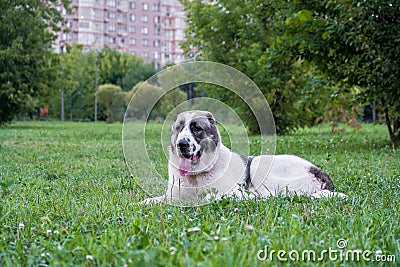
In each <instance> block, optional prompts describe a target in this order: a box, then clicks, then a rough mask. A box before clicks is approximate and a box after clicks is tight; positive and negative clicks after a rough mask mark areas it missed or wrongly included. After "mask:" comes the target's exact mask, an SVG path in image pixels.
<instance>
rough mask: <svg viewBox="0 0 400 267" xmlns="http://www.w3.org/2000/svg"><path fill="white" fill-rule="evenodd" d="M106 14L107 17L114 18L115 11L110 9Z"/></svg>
mask: <svg viewBox="0 0 400 267" xmlns="http://www.w3.org/2000/svg"><path fill="white" fill-rule="evenodd" d="M107 15H108V18H109V19H115V12H112V11H110V12H108V14H107Z"/></svg>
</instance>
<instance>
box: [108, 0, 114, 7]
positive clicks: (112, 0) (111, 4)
mask: <svg viewBox="0 0 400 267" xmlns="http://www.w3.org/2000/svg"><path fill="white" fill-rule="evenodd" d="M107 6H115V0H107Z"/></svg>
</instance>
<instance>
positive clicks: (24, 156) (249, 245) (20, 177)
mask: <svg viewBox="0 0 400 267" xmlns="http://www.w3.org/2000/svg"><path fill="white" fill-rule="evenodd" d="M147 128H148V131H146V133H147V137H148V138H149V142H150V143H151V144H152V146H151V147H152V148H153V149H154V151H155V152H154V153H153V154H152V157H153V159H154V160H157V157H159V161H160V162H159V163H158V164H159V165H160V166H159V167H161V166H162V165H163V164H164V163H165V160H164V159H163V158H162V157H163V156H162V153H160V151H158V152H157V148H154V145H157V142H158V141H157V140H159V139H157V138H158V137H157V136H158V132H159V130H160V129H161V126H160V125H158V124H154V125H151V126H149V127H147ZM121 130H122V125H121V124H113V125H106V124H103V123H69V122H68V123H60V122H26V123H22V122H19V123H13V124H12V125H10V126H9V127H7V128H0V176H1V180H0V183H1V187H0V188H1V190H2V191H1V199H0V203H1V206H0V208H1V210H0V212H1V213H0V265H1V266H16V265H21V266H30V265H32V266H47V265H50V266H64V265H69V266H72V265H83V266H103V265H109V266H124V265H125V266H267V265H268V266H269V265H271V262H269V260H266V261H260V260H258V259H257V254H258V253H259V251H260V250H263V249H264V248H265V246H268V250H269V251H268V252H270V251H271V250H276V251H278V250H285V251H287V252H289V251H290V250H297V251H299V252H300V253H301V252H302V251H304V250H315V251H316V253H317V255H319V253H321V252H322V251H323V250H325V249H326V250H328V249H329V248H331V249H336V250H338V248H337V244H336V243H337V241H338V240H339V239H341V238H344V239H345V240H346V241H347V247H346V248H345V249H343V250H339V251H343V252H346V251H348V250H356V249H360V250H364V251H365V250H370V251H373V253H372V256H375V251H378V250H381V251H382V254H383V255H395V257H396V262H395V263H393V262H392V263H386V264H387V265H388V266H389V265H392V266H394V265H396V264H397V265H398V264H399V262H400V252H399V249H400V223H399V222H400V152H399V150H397V151H393V149H392V148H391V147H390V145H389V143H388V141H387V134H386V129H385V128H384V127H383V126H373V125H364V127H363V128H362V129H361V130H360V131H359V132H357V133H353V132H352V130H349V129H347V131H346V132H344V133H340V134H337V135H331V134H330V133H329V128H328V127H318V128H312V129H307V130H302V131H300V132H299V133H296V134H293V135H288V136H284V137H278V138H277V147H276V150H277V151H276V152H277V153H288V154H296V155H299V156H302V157H305V158H307V159H308V160H310V161H312V162H313V163H315V164H316V165H318V166H320V167H322V168H323V169H324V170H326V172H328V173H329V174H330V175H331V177H332V178H333V181H334V184H335V186H336V189H337V191H340V192H344V193H346V194H347V195H349V198H348V199H346V200H336V199H320V200H312V199H309V198H306V197H295V198H288V197H279V198H272V199H269V200H254V201H242V202H240V201H236V200H229V199H225V200H222V201H220V202H218V203H213V204H210V205H206V206H201V207H192V208H179V207H173V206H159V205H157V206H154V207H150V206H139V205H136V204H135V203H136V202H137V201H139V200H142V199H144V198H145V197H146V195H145V194H144V193H143V192H142V191H141V190H140V188H138V186H137V185H136V184H135V182H134V179H132V178H131V174H130V172H129V170H128V168H127V167H126V165H125V162H124V154H123V150H122V145H121ZM157 153H158V154H157ZM157 155H158V156H157ZM21 223H23V225H24V226H23V227H22V225H21V226H20V224H21ZM194 227H198V228H197V230H198V231H191V230H193V228H194ZM261 255H262V254H261ZM286 257H288V255H286ZM372 258H373V259H375V257H372ZM280 264H283V262H281V261H279V260H278V259H277V255H276V254H275V257H274V261H273V264H272V265H280ZM293 264H295V263H294V262H293V261H290V260H289V262H288V263H287V265H293ZM296 264H298V265H314V264H315V263H314V262H312V261H305V262H296ZM319 264H320V265H325V266H336V265H349V266H353V265H357V264H359V265H360V266H363V265H365V264H366V262H365V261H361V262H358V263H357V262H352V261H339V260H336V261H330V260H329V258H328V255H325V260H323V261H321V262H319Z"/></svg>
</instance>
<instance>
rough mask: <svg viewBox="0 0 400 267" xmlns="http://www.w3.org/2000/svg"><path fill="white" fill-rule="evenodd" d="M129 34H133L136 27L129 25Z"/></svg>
mask: <svg viewBox="0 0 400 267" xmlns="http://www.w3.org/2000/svg"><path fill="white" fill-rule="evenodd" d="M129 32H130V33H135V32H136V27H135V26H133V25H129Z"/></svg>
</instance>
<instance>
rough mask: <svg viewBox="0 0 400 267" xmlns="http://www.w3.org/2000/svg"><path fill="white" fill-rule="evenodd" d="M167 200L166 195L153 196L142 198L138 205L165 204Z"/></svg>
mask: <svg viewBox="0 0 400 267" xmlns="http://www.w3.org/2000/svg"><path fill="white" fill-rule="evenodd" d="M165 202H166V198H165V196H159V197H152V198H147V199H145V200H142V201H140V202H138V203H137V205H153V204H164V203H165Z"/></svg>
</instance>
